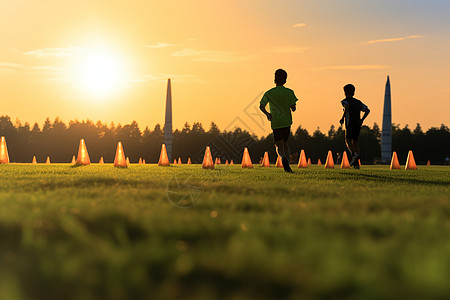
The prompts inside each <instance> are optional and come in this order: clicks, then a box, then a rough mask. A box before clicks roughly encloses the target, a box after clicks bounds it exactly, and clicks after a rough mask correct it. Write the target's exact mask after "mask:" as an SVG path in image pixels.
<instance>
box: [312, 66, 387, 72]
mask: <svg viewBox="0 0 450 300" xmlns="http://www.w3.org/2000/svg"><path fill="white" fill-rule="evenodd" d="M389 68H391V66H388V65H341V66H325V67H320V68H316V69H314V71H323V70H383V69H389Z"/></svg>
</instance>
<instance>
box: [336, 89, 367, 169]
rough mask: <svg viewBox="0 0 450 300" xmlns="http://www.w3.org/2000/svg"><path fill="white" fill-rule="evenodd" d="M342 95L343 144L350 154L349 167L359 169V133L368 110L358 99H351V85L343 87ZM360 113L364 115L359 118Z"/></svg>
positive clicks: (353, 91)
mask: <svg viewBox="0 0 450 300" xmlns="http://www.w3.org/2000/svg"><path fill="white" fill-rule="evenodd" d="M344 93H345V99H344V100H342V101H341V104H342V106H343V107H344V114H343V115H342V118H341V120H340V121H339V123H341V125H342V124H343V123H344V121H345V142H346V144H347V147H348V150H350V152H351V153H352V159H351V161H350V166H353V167H354V168H355V169H359V163H358V159H359V155H360V152H359V145H358V139H359V132H360V131H361V126H362V123H363V122H364V120H365V119H366V118H367V116H368V115H369V113H370V110H369V108H368V107H367V105H365V104H364V103H362V102H361V101H359V100H358V99H356V98H353V96H354V95H355V86H354V85H353V84H347V85H346V86H344ZM362 111H363V112H364V115H363V117H362V118H361V112H362Z"/></svg>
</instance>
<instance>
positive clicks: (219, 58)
mask: <svg viewBox="0 0 450 300" xmlns="http://www.w3.org/2000/svg"><path fill="white" fill-rule="evenodd" d="M172 56H180V57H193V60H194V61H205V62H220V63H233V62H241V61H246V60H248V59H250V58H251V56H245V55H244V56H243V55H239V54H237V53H236V52H229V51H218V50H195V49H191V48H184V49H183V50H179V51H176V52H174V53H172Z"/></svg>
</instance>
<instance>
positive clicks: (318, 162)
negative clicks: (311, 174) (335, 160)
mask: <svg viewBox="0 0 450 300" xmlns="http://www.w3.org/2000/svg"><path fill="white" fill-rule="evenodd" d="M317 165H318V166H321V165H322V162H321V161H320V158H319V160H317Z"/></svg>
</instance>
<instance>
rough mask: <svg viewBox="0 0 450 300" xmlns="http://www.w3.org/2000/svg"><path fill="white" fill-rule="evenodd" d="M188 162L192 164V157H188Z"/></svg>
mask: <svg viewBox="0 0 450 300" xmlns="http://www.w3.org/2000/svg"><path fill="white" fill-rule="evenodd" d="M187 164H188V165H191V164H192V162H191V158H190V157H189V158H188V162H187Z"/></svg>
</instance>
